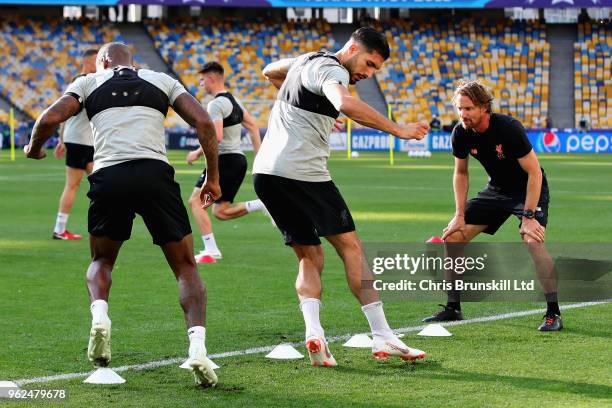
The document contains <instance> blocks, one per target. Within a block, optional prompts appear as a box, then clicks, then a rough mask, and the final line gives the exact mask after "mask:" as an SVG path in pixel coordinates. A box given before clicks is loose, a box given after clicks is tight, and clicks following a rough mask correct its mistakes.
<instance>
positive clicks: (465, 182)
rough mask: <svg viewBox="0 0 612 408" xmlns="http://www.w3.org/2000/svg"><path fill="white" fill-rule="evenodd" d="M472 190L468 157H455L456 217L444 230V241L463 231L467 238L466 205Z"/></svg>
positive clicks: (454, 188)
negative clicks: (469, 192) (470, 189)
mask: <svg viewBox="0 0 612 408" xmlns="http://www.w3.org/2000/svg"><path fill="white" fill-rule="evenodd" d="M469 188H470V177H469V172H468V157H466V158H464V159H460V158H459V157H455V171H454V172H453V192H454V195H455V216H454V217H453V219H452V220H451V221H450V222H449V223H448V226H447V227H446V228H445V229H444V231H443V232H444V235H442V239H446V237H448V236H449V235H451V234H453V233H455V232H457V231H461V233H462V234H463V235H464V236H465V203H466V202H467V195H468V191H469Z"/></svg>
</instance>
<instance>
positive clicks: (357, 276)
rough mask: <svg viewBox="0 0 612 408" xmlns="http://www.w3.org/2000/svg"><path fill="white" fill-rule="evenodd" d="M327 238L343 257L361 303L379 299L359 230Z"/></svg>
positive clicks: (353, 289)
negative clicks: (373, 284)
mask: <svg viewBox="0 0 612 408" xmlns="http://www.w3.org/2000/svg"><path fill="white" fill-rule="evenodd" d="M326 239H327V240H328V241H329V243H330V244H332V245H333V246H334V248H335V249H336V252H337V253H338V255H339V256H340V258H341V259H342V262H343V263H344V270H345V272H346V280H347V282H348V285H349V288H350V289H351V292H353V295H355V297H356V298H357V299H358V300H359V303H361V305H368V304H370V303H373V302H377V301H379V300H380V297H379V296H378V292H376V290H375V289H374V288H373V286H372V282H373V281H374V275H373V274H372V271H371V270H370V267H369V266H368V263H367V261H366V259H365V255H364V253H363V247H362V246H361V241H360V240H359V237H358V236H357V232H355V231H352V232H347V233H344V234H338V235H331V236H329V237H326ZM362 282H363V285H362Z"/></svg>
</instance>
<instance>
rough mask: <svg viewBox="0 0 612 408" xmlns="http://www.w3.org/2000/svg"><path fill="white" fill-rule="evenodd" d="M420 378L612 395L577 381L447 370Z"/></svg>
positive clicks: (600, 387) (607, 388) (603, 387)
mask: <svg viewBox="0 0 612 408" xmlns="http://www.w3.org/2000/svg"><path fill="white" fill-rule="evenodd" d="M419 377H420V378H432V379H436V380H446V381H458V382H493V383H502V384H505V385H510V386H512V387H517V388H524V389H531V390H538V391H550V392H557V393H566V394H578V395H581V396H584V397H591V398H601V399H609V398H610V395H612V387H611V386H608V385H600V384H589V383H583V382H576V381H562V380H551V379H546V378H537V377H512V376H508V375H497V374H484V373H475V372H470V371H460V370H452V369H445V370H444V371H443V372H437V373H426V372H423V373H421V374H420V375H419Z"/></svg>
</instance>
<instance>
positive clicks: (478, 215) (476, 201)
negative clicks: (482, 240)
mask: <svg viewBox="0 0 612 408" xmlns="http://www.w3.org/2000/svg"><path fill="white" fill-rule="evenodd" d="M549 201H550V197H549V194H548V189H546V188H544V189H542V192H541V193H540V201H539V202H538V207H537V209H536V212H535V219H536V220H537V221H538V222H539V223H540V225H541V226H543V227H546V224H548V202H549ZM524 208H525V197H524V196H518V195H517V196H512V195H508V194H505V193H503V192H502V191H500V189H499V188H497V187H495V186H492V185H490V184H489V185H487V187H486V188H485V189H484V190H482V191H481V192H479V193H478V195H477V196H476V197H475V198H472V199H471V200H468V202H467V205H466V207H465V223H466V224H474V225H487V229H485V230H484V231H483V232H484V233H486V234H490V235H494V234H495V232H497V230H498V229H499V227H501V226H502V224H503V223H504V222H506V220H507V219H508V218H509V217H510V216H511V215H516V216H517V217H518V218H519V220H521V219H522V218H521V217H522V215H523V210H524ZM520 226H521V222H519V228H520Z"/></svg>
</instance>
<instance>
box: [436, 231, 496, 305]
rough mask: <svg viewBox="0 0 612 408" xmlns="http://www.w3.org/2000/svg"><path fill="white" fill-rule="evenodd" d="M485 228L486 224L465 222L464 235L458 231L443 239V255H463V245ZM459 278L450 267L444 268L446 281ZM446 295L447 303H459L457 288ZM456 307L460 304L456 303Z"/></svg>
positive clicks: (453, 256)
mask: <svg viewBox="0 0 612 408" xmlns="http://www.w3.org/2000/svg"><path fill="white" fill-rule="evenodd" d="M485 229H487V225H474V224H467V225H466V226H465V235H463V234H462V233H461V232H460V231H457V232H454V233H452V234H451V235H449V236H448V237H446V240H445V241H444V243H445V245H444V256H445V257H449V258H457V257H461V256H463V252H464V251H463V250H464V248H465V245H462V244H467V243H468V242H470V241H472V240H473V239H474V238H475V237H476V235H478V234H480V233H481V232H482V231H484V230H485ZM458 278H459V275H457V274H456V273H455V271H454V270H452V269H446V270H444V279H445V280H446V281H448V282H454V281H455V280H457V279H458ZM447 295H448V299H447V301H448V303H457V304H458V303H459V302H460V297H461V292H460V291H458V290H454V289H453V290H449V291H448V292H447ZM457 308H460V306H458V305H457Z"/></svg>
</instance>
